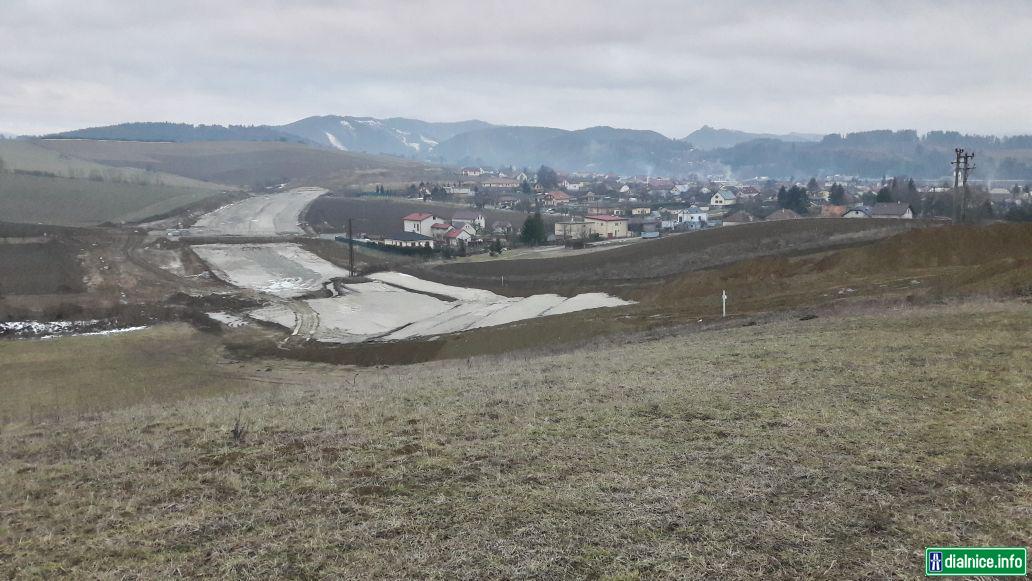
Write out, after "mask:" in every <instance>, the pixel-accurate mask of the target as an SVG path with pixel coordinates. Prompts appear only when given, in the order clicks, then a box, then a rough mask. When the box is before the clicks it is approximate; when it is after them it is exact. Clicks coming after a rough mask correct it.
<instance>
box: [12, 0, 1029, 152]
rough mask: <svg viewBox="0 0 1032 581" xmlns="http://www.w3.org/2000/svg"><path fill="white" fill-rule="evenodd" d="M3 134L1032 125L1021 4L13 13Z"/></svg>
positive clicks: (1008, 129)
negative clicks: (435, 123)
mask: <svg viewBox="0 0 1032 581" xmlns="http://www.w3.org/2000/svg"><path fill="white" fill-rule="evenodd" d="M0 16H2V18H0V131H7V132H10V131H14V132H45V131H53V130H59V129H68V128H74V127H80V126H86V125H99V124H106V123H114V122H120V121H128V120H175V121H188V122H205V123H211V122H221V123H281V122H288V121H292V120H295V119H297V118H300V117H303V116H306V115H312V114H328V113H336V114H353V115H376V116H392V115H405V116H413V117H420V118H425V119H430V120H455V119H464V118H469V117H478V118H482V119H485V120H489V121H494V122H499V123H513V124H539V125H552V126H559V127H567V128H576V127H584V126H590V125H598V124H610V125H618V126H624V127H635V128H643V129H654V130H657V131H660V132H662V133H664V134H667V135H670V136H674V137H676V136H681V135H684V134H686V133H688V132H690V131H691V130H693V129H695V128H697V127H698V126H700V125H702V124H704V123H708V124H711V125H718V126H725V127H733V128H739V129H745V130H753V131H809V132H831V131H848V130H857V129H871V128H915V129H919V130H927V129H933V128H950V129H959V130H963V131H972V132H983V133H989V132H993V133H1019V132H1032V119H1030V116H1029V114H1028V113H1027V110H1028V107H1027V96H1028V95H1029V94H1030V91H1032V76H1030V75H1028V74H1027V63H1028V62H1029V61H1030V59H1032V42H1028V38H1029V33H1028V32H1027V31H1028V30H1029V29H1030V26H1029V25H1030V24H1032V3H1029V2H1025V1H1023V0H997V1H987V2H981V3H978V4H977V5H974V4H972V3H966V2H956V1H952V0H947V1H942V0H940V1H932V0H914V1H909V2H888V1H884V0H870V1H867V2H860V1H848V0H847V1H838V2H826V1H809V0H797V1H787V2H766V1H762V0H739V1H732V2H728V1H724V2H690V3H689V2H683V1H645V2H641V1H639V2H617V1H601V2H590V1H575V2H554V1H553V2H541V1H533V2H523V3H512V2H477V1H468V2H460V1H443V2H432V3H429V2H414V1H412V2H410V1H383V2H372V1H369V2H331V1H307V2H286V1H275V0H258V1H244V0H220V1H219V2H209V1H201V0H189V1H187V0H181V1H176V0H169V1H164V2H132V1H128V0H126V1H119V0H97V1H92V2H79V1H75V0H33V1H25V0H9V1H7V2H5V3H4V5H3V7H2V8H0Z"/></svg>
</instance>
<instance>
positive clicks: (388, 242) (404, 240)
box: [383, 232, 434, 248]
mask: <svg viewBox="0 0 1032 581" xmlns="http://www.w3.org/2000/svg"><path fill="white" fill-rule="evenodd" d="M383 245H384V246H389V247H392V248H433V247H434V239H433V238H431V237H429V236H423V235H422V234H420V233H418V232H399V233H397V234H394V235H391V236H384V238H383Z"/></svg>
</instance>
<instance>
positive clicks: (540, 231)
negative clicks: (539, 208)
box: [520, 212, 548, 246]
mask: <svg viewBox="0 0 1032 581" xmlns="http://www.w3.org/2000/svg"><path fill="white" fill-rule="evenodd" d="M520 240H522V241H523V243H524V244H527V245H530V246H536V245H538V244H544V243H545V242H547V241H548V233H547V232H546V231H545V220H544V218H542V217H541V212H534V215H533V216H531V217H529V218H527V221H526V222H524V223H523V229H522V230H520Z"/></svg>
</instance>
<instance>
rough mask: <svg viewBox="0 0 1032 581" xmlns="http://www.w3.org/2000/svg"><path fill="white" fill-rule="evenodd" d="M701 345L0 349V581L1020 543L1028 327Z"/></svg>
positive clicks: (788, 556)
mask: <svg viewBox="0 0 1032 581" xmlns="http://www.w3.org/2000/svg"><path fill="white" fill-rule="evenodd" d="M739 323H740V321H739ZM699 328H700V326H695V327H693V328H683V329H679V330H674V331H672V332H666V333H651V334H640V335H630V336H621V337H619V338H617V339H615V340H613V341H603V342H596V343H594V344H593V345H591V346H590V347H586V348H584V349H578V350H573V351H566V350H562V349H555V348H548V349H547V350H544V349H543V350H540V351H539V352H537V353H522V354H518V355H504V356H498V357H482V358H473V359H463V360H460V361H456V362H444V363H442V362H436V363H428V364H421V365H412V366H394V367H389V368H382V369H381V368H370V369H363V370H360V371H356V370H353V369H349V368H342V367H332V366H321V365H310V364H300V363H289V362H283V361H262V360H256V361H238V360H232V359H227V358H225V357H224V356H223V355H222V352H221V351H220V350H219V348H218V342H217V339H216V338H215V337H214V336H212V335H208V334H201V333H197V332H196V331H191V330H190V329H189V328H187V327H184V326H180V325H173V326H168V325H166V326H159V327H155V328H152V329H148V330H145V331H140V332H137V333H134V334H126V335H120V336H118V335H116V336H111V337H88V338H68V339H58V340H53V341H44V342H39V341H9V342H3V343H0V357H2V359H3V360H4V361H5V364H6V365H5V376H6V377H5V386H6V389H7V393H6V394H5V395H6V400H7V401H8V402H9V403H10V405H8V406H6V407H5V408H4V417H3V418H2V421H4V422H5V423H6V425H5V426H4V429H3V430H2V432H0V505H2V506H3V507H4V510H2V511H0V547H3V549H0V553H2V554H3V558H2V559H0V575H2V576H4V577H8V578H18V577H26V578H28V577H38V576H47V575H50V574H52V573H53V572H55V571H60V572H61V573H63V574H65V575H68V576H71V577H92V576H96V575H97V574H98V572H103V573H104V575H106V576H113V577H143V578H159V577H171V576H180V575H182V576H203V577H262V578H270V577H272V578H282V577H310V578H333V577H348V578H355V577H360V578H367V579H372V578H391V579H398V578H427V577H430V578H438V577H441V578H443V577H449V578H469V579H473V578H507V577H534V578H570V577H578V578H579V577H590V578H650V577H674V578H693V577H712V578H721V579H753V578H756V577H757V576H762V577H766V578H785V579H789V578H791V579H799V578H820V577H822V576H825V575H826V574H827V570H828V567H829V564H830V563H833V564H834V566H835V567H836V568H837V569H838V570H840V571H848V572H849V576H850V577H855V578H887V577H893V576H897V575H899V574H900V572H907V571H909V572H914V571H919V570H920V569H919V568H920V563H921V558H922V550H923V547H925V546H929V545H932V546H935V545H943V546H969V545H970V546H1019V545H1022V544H1023V543H1025V542H1026V540H1027V539H1028V538H1029V537H1030V535H1032V529H1030V527H1029V522H1028V520H1027V519H1022V518H1015V515H1020V514H1023V511H1024V510H1025V509H1026V508H1027V505H1028V487H1027V480H1028V477H1029V476H1030V474H1029V466H1028V463H1027V462H1025V461H1024V460H1023V459H1026V458H1028V457H1030V456H1032V448H1030V441H1029V438H1028V437H1027V425H1026V424H1027V419H1028V417H1029V415H1030V414H1032V408H1030V403H1029V402H1030V400H1029V398H1028V386H1029V385H1030V382H1032V375H1030V368H1029V366H1028V365H1025V364H1024V363H1025V362H1026V361H1027V359H1028V358H1029V357H1030V356H1032V352H1030V350H1029V347H1028V346H1029V345H1030V344H1032V335H1030V329H1032V310H1030V309H1029V308H1028V305H1026V304H1022V303H1016V302H1009V303H974V304H967V305H964V304H961V305H948V306H941V307H934V308H909V309H894V310H888V311H869V312H858V313H853V314H850V315H845V316H842V315H840V316H835V317H828V318H825V317H820V318H817V319H814V320H807V321H799V320H796V319H795V318H793V319H787V320H780V321H775V322H769V323H761V324H759V325H753V326H747V327H742V326H738V325H735V326H728V327H726V328H723V329H720V328H717V329H712V330H709V331H696V330H693V329H699ZM40 368H44V369H48V370H49V372H48V373H39V369H40ZM84 370H86V371H88V372H87V373H82V372H83V371H84ZM71 374H76V377H77V378H78V380H77V381H76V382H74V383H70V382H68V381H67V380H66V378H67V377H68V376H70V375H71ZM148 404H149V405H148ZM129 406H135V407H129ZM234 426H237V427H238V428H239V429H238V430H237V433H239V434H241V435H240V436H239V437H234V436H233V435H232V430H233V429H234ZM44 500H45V502H44Z"/></svg>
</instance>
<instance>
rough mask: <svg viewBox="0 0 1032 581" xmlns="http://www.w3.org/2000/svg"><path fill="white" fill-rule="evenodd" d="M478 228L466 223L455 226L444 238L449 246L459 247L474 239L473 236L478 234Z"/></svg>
mask: <svg viewBox="0 0 1032 581" xmlns="http://www.w3.org/2000/svg"><path fill="white" fill-rule="evenodd" d="M476 233H477V230H476V228H474V227H473V226H472V225H471V224H469V223H465V224H463V225H462V226H458V227H453V228H452V229H451V230H449V231H448V232H447V233H445V235H444V239H445V240H446V241H447V242H448V246H451V247H452V248H458V247H460V246H462V244H463V243H466V244H469V243H470V242H472V241H473V236H474V235H476Z"/></svg>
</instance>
